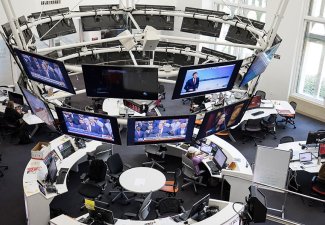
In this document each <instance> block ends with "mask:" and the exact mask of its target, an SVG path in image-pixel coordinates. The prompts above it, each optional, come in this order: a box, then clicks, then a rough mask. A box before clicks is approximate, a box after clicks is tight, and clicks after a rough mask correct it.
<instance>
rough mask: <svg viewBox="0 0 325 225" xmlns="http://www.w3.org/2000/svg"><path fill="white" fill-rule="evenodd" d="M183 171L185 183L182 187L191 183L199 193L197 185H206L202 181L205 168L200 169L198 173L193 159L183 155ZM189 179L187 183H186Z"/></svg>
mask: <svg viewBox="0 0 325 225" xmlns="http://www.w3.org/2000/svg"><path fill="white" fill-rule="evenodd" d="M182 172H183V175H184V178H183V185H182V187H181V189H182V190H183V189H184V188H185V187H187V186H189V185H193V187H194V191H195V193H196V194H197V193H198V191H197V187H196V185H200V186H203V187H206V186H207V185H206V184H203V183H202V179H203V176H202V174H203V173H204V172H205V171H204V170H201V171H199V174H196V171H195V167H194V165H193V162H192V160H191V159H189V158H188V157H187V156H186V155H182ZM185 181H187V183H185Z"/></svg>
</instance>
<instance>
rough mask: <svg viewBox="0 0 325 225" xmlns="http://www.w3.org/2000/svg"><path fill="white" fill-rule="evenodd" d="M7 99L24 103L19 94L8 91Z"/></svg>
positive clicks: (20, 103)
mask: <svg viewBox="0 0 325 225" xmlns="http://www.w3.org/2000/svg"><path fill="white" fill-rule="evenodd" d="M8 97H9V101H13V102H14V103H16V104H18V105H24V97H23V96H22V95H21V94H18V93H14V92H11V91H8Z"/></svg>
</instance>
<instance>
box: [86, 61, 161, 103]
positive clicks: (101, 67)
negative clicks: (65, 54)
mask: <svg viewBox="0 0 325 225" xmlns="http://www.w3.org/2000/svg"><path fill="white" fill-rule="evenodd" d="M141 68H142V69H150V70H152V72H153V73H154V74H152V75H151V76H154V75H156V77H157V79H155V80H156V84H157V85H156V86H157V89H156V92H155V93H154V94H152V97H151V95H150V96H149V97H147V98H145V97H143V96H141V97H140V96H129V95H126V94H125V93H124V95H122V94H121V93H122V92H121V93H118V94H120V95H118V94H116V93H114V95H112V94H111V95H107V94H98V93H97V95H95V94H93V93H92V92H93V91H92V90H90V87H89V86H87V84H89V83H90V82H89V81H90V80H92V79H94V76H93V75H94V74H92V73H91V74H89V75H88V73H87V70H97V71H102V70H126V69H127V70H129V71H132V69H141ZM82 71H83V77H84V81H85V89H86V94H87V96H88V97H98V98H119V99H121V98H122V99H123V98H125V99H131V98H130V97H134V98H132V99H139V100H158V95H159V90H158V85H159V82H158V67H150V66H109V65H93V64H83V65H82ZM135 85H136V84H135ZM153 95H154V96H153Z"/></svg>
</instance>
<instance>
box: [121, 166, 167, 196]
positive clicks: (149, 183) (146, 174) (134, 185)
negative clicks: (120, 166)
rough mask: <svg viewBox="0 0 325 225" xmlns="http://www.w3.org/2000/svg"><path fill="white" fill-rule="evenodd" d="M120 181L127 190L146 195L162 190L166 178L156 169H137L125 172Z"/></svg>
mask: <svg viewBox="0 0 325 225" xmlns="http://www.w3.org/2000/svg"><path fill="white" fill-rule="evenodd" d="M119 181H120V184H121V186H122V187H123V188H124V189H125V190H128V191H131V192H134V193H141V194H145V193H149V192H151V191H153V192H154V191H158V190H159V189H160V188H162V187H163V186H164V185H165V182H166V177H165V175H164V174H163V173H162V172H160V171H159V170H156V169H152V168H148V167H135V168H132V169H128V170H126V171H125V172H123V173H122V174H121V176H120V178H119Z"/></svg>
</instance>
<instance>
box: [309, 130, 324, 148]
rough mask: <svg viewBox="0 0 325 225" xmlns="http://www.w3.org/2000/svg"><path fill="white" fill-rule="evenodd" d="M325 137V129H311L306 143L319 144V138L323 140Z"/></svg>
mask: <svg viewBox="0 0 325 225" xmlns="http://www.w3.org/2000/svg"><path fill="white" fill-rule="evenodd" d="M324 138H325V131H316V132H312V131H310V132H309V133H308V136H307V141H306V144H307V145H309V144H317V143H318V140H322V139H324Z"/></svg>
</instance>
